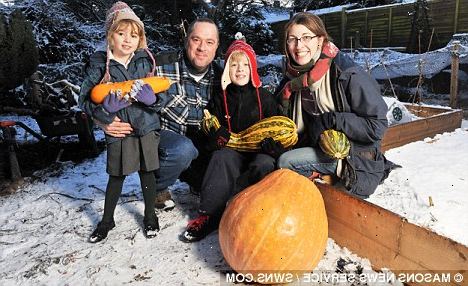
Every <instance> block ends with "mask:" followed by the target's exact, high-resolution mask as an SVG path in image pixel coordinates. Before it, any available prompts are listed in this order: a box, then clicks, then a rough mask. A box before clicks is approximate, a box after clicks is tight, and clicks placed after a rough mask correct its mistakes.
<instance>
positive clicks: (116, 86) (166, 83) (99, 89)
mask: <svg viewBox="0 0 468 286" xmlns="http://www.w3.org/2000/svg"><path fill="white" fill-rule="evenodd" d="M142 80H143V81H144V83H147V84H149V85H151V87H152V88H153V91H154V93H159V92H163V91H166V90H168V89H169V87H170V86H171V84H172V83H173V81H172V80H171V79H169V78H167V77H160V76H153V77H146V78H142ZM134 81H135V80H127V81H123V82H108V83H101V84H98V85H96V86H95V87H93V89H92V90H91V100H92V101H93V102H94V103H96V104H101V103H102V101H103V100H104V98H105V97H106V96H107V95H108V94H109V92H111V91H112V90H121V92H122V95H125V94H127V93H128V92H130V89H131V87H132V84H133V82H134Z"/></svg>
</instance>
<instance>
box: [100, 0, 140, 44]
mask: <svg viewBox="0 0 468 286" xmlns="http://www.w3.org/2000/svg"><path fill="white" fill-rule="evenodd" d="M122 20H132V21H135V22H136V23H138V25H139V26H140V28H141V29H143V38H142V39H141V41H142V46H143V47H144V48H146V47H147V43H146V36H145V24H143V21H141V19H140V18H139V17H138V16H137V15H136V14H135V12H133V10H132V8H130V7H129V6H128V5H127V3H125V2H122V1H118V2H115V3H114V5H112V7H111V8H110V9H109V10H107V13H106V22H105V28H106V34H107V33H109V30H110V28H111V27H112V25H114V24H117V23H119V22H120V21H122Z"/></svg>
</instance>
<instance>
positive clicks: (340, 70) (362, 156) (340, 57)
mask: <svg viewBox="0 0 468 286" xmlns="http://www.w3.org/2000/svg"><path fill="white" fill-rule="evenodd" d="M287 80H288V79H284V80H283V82H282V85H284V84H285V83H286V82H287ZM282 85H280V87H279V89H278V90H281V89H282ZM330 85H331V92H332V99H333V102H334V105H335V118H336V126H335V129H336V130H338V131H342V132H343V133H345V134H346V136H347V137H348V139H349V140H350V142H351V150H350V154H349V156H348V157H347V158H346V159H345V160H343V163H344V170H343V173H342V181H343V183H344V185H345V187H346V188H347V189H348V191H349V192H350V193H352V194H355V195H357V196H359V197H362V198H366V197H368V196H369V195H371V194H372V193H373V192H374V191H375V189H376V188H377V186H378V185H379V184H380V183H381V182H382V181H383V180H384V179H385V178H386V177H387V176H388V173H389V172H390V170H391V169H392V168H393V167H394V166H395V165H394V164H393V163H391V162H390V161H388V160H386V159H385V157H384V155H383V154H382V152H381V150H380V144H381V140H382V138H383V136H384V134H385V131H386V130H387V127H388V123H387V116H386V115H387V105H386V103H385V101H384V100H383V98H382V95H381V92H380V87H379V85H378V83H377V82H376V81H375V80H374V79H373V78H372V77H370V75H369V74H368V73H366V72H365V71H364V70H363V69H362V68H361V67H360V66H358V65H357V64H356V63H354V61H353V60H352V59H351V58H349V57H348V56H347V55H345V54H343V53H341V52H339V53H338V54H337V56H336V57H335V58H334V60H333V62H332V64H331V66H330ZM303 112H304V110H303ZM304 124H305V128H306V130H307V114H305V116H304ZM305 133H306V134H305V136H307V132H305ZM299 141H300V144H299V145H298V146H297V147H304V146H311V144H310V142H307V138H304V137H303V138H300V140H299Z"/></svg>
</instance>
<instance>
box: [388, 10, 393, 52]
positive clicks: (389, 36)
mask: <svg viewBox="0 0 468 286" xmlns="http://www.w3.org/2000/svg"><path fill="white" fill-rule="evenodd" d="M392 14H393V7H390V8H389V11H388V30H387V45H388V46H389V47H390V46H391V42H392V18H393V15H392Z"/></svg>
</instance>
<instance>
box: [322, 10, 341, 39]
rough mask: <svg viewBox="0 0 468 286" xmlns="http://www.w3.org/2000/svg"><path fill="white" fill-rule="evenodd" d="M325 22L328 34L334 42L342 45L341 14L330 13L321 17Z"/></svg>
mask: <svg viewBox="0 0 468 286" xmlns="http://www.w3.org/2000/svg"><path fill="white" fill-rule="evenodd" d="M321 19H322V20H323V21H324V24H325V27H327V32H328V34H329V35H330V37H331V38H332V41H333V42H334V43H335V44H337V45H340V43H341V42H340V41H341V12H335V13H330V14H326V15H323V17H322V16H321Z"/></svg>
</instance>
